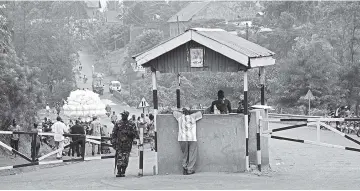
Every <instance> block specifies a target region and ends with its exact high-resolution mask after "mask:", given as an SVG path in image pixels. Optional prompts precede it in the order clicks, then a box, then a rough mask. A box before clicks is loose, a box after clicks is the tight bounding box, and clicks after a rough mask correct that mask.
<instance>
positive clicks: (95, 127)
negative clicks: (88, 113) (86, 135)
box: [90, 116, 101, 156]
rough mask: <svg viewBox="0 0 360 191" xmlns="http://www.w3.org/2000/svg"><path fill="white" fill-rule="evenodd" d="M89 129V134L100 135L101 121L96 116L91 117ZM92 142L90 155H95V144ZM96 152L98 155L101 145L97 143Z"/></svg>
mask: <svg viewBox="0 0 360 191" xmlns="http://www.w3.org/2000/svg"><path fill="white" fill-rule="evenodd" d="M90 129H91V130H90V131H91V135H92V136H101V123H100V121H99V120H98V118H97V117H96V116H94V117H93V121H92V122H91V124H90ZM91 144H92V153H91V154H92V156H94V155H95V147H96V145H97V144H95V143H91ZM97 146H98V152H97V154H98V155H99V154H100V151H101V145H100V144H98V145H97Z"/></svg>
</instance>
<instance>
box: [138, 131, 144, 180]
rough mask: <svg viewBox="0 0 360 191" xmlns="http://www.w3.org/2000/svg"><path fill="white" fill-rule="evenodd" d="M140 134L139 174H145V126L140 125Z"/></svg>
mask: <svg viewBox="0 0 360 191" xmlns="http://www.w3.org/2000/svg"><path fill="white" fill-rule="evenodd" d="M139 130H140V135H139V143H138V147H139V174H138V175H139V176H143V173H144V128H143V127H140V128H139Z"/></svg>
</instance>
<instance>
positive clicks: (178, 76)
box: [176, 73, 181, 109]
mask: <svg viewBox="0 0 360 191" xmlns="http://www.w3.org/2000/svg"><path fill="white" fill-rule="evenodd" d="M177 80H178V86H177V88H176V107H177V108H178V109H180V107H181V105H180V73H179V74H177Z"/></svg>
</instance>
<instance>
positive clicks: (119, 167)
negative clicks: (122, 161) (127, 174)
mask: <svg viewBox="0 0 360 191" xmlns="http://www.w3.org/2000/svg"><path fill="white" fill-rule="evenodd" d="M117 170H118V173H117V174H116V177H122V176H121V175H122V174H121V173H122V168H121V166H118V168H117Z"/></svg>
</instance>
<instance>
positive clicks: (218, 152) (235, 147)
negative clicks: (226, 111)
mask: <svg viewBox="0 0 360 191" xmlns="http://www.w3.org/2000/svg"><path fill="white" fill-rule="evenodd" d="M156 124H157V136H158V137H157V138H158V144H157V146H158V168H159V174H166V173H168V174H182V167H181V158H182V153H181V150H180V145H179V142H178V141H177V136H178V123H177V121H176V120H175V118H174V117H173V115H170V114H160V115H157V118H156ZM197 140H198V141H197V142H198V159H197V162H196V171H197V172H243V171H245V128H244V116H243V115H241V114H239V115H238V114H230V115H204V116H203V119H201V120H199V121H198V122H197Z"/></svg>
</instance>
